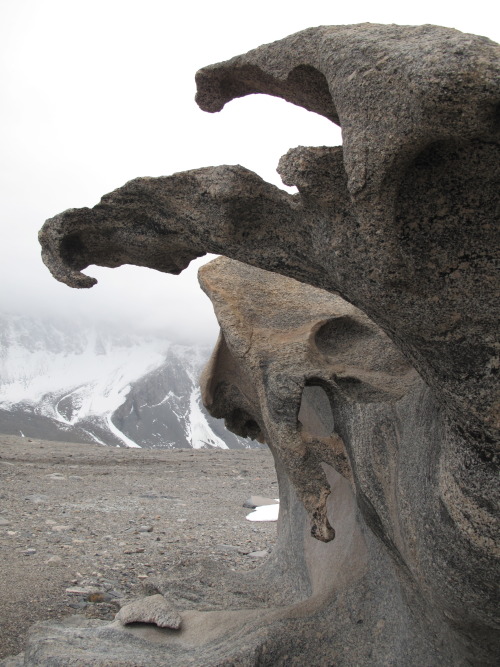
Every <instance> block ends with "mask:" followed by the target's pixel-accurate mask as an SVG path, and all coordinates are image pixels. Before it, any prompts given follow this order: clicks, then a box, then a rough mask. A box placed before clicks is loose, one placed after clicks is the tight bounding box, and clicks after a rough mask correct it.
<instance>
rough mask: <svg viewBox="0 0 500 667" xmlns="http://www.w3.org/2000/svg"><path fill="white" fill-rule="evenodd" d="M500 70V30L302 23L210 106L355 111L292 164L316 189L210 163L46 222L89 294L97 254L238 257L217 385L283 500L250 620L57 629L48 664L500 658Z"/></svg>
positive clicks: (201, 76) (231, 264)
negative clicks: (249, 98)
mask: <svg viewBox="0 0 500 667" xmlns="http://www.w3.org/2000/svg"><path fill="white" fill-rule="evenodd" d="M499 69H500V68H499V47H498V46H497V45H496V44H494V43H492V42H491V41H489V40H488V39H486V38H482V37H477V36H474V35H466V34H462V33H460V32H457V31H455V30H449V29H445V28H439V27H435V26H421V27H402V26H394V25H391V26H385V25H384V26H377V25H371V24H363V25H358V26H339V27H321V28H312V29H309V30H306V31H304V32H300V33H297V34H296V35H292V36H291V37H288V38H287V39H284V40H281V41H279V42H276V43H273V44H269V45H265V46H262V47H260V48H258V49H256V50H254V51H251V52H249V53H247V54H245V55H243V56H238V57H237V58H234V59H232V60H230V61H227V62H225V63H222V64H219V65H214V66H211V67H207V68H205V69H203V70H201V71H200V72H199V73H198V75H197V82H198V96H197V100H198V103H199V104H200V106H201V107H202V108H203V109H205V110H207V111H218V110H220V109H221V108H222V107H223V106H224V104H225V103H226V102H228V101H229V100H231V99H233V98H235V97H241V96H243V95H247V94H251V93H267V94H272V95H278V96H280V97H283V98H284V99H286V100H288V101H290V102H292V103H294V104H299V105H301V106H304V107H305V108H307V109H309V110H311V111H314V112H316V113H321V114H323V115H325V116H326V117H327V118H329V119H330V120H332V121H333V122H335V123H339V124H340V125H341V126H342V133H343V142H344V144H343V147H335V148H328V147H320V148H304V147H299V148H295V149H293V150H291V151H289V152H288V153H287V155H285V156H284V157H283V158H282V159H281V161H280V165H279V171H280V173H281V174H282V177H283V180H284V182H285V183H287V184H289V185H292V184H293V185H296V186H297V188H298V194H296V195H290V194H287V193H285V192H283V191H281V190H279V189H278V188H276V187H274V186H272V185H270V184H268V183H266V182H264V181H263V180H262V179H260V178H259V177H258V176H257V175H255V174H253V173H252V172H250V171H248V170H246V169H244V168H242V167H228V166H224V167H211V168H207V169H200V170H195V171H190V172H184V173H180V174H174V175H173V176H169V177H162V178H156V179H151V178H143V179H136V180H134V181H131V182H129V183H127V184H126V185H125V186H123V187H122V188H120V189H118V190H116V191H114V192H112V193H110V194H108V195H106V196H104V197H103V199H102V200H101V202H100V203H99V204H98V205H97V206H95V207H94V208H93V209H72V210H69V211H66V212H64V213H62V214H60V215H58V216H56V217H55V218H52V219H51V220H49V221H47V223H46V224H45V225H44V228H43V229H42V231H41V233H40V240H41V243H42V246H43V257H44V261H45V262H46V263H47V265H48V266H49V268H50V270H51V271H52V273H53V274H54V276H55V277H56V278H57V279H59V280H62V281H63V282H66V283H67V284H68V285H71V286H75V287H90V286H92V284H94V282H95V281H94V279H92V278H90V277H89V276H86V275H84V274H82V273H81V270H82V269H84V268H85V267H87V266H88V265H90V264H100V265H103V266H118V265H120V264H123V263H133V264H138V265H144V266H150V267H152V268H155V269H158V270H162V271H169V272H172V273H178V272H179V271H181V270H182V269H183V268H184V267H185V266H187V264H188V263H189V262H190V260H191V259H193V258H194V257H197V256H200V255H202V254H203V253H205V252H215V253H220V254H224V255H226V256H228V257H231V258H232V259H233V260H239V262H235V261H230V260H226V259H220V260H216V261H215V262H214V263H212V264H210V265H208V266H207V267H205V268H204V269H203V270H202V272H201V283H202V286H203V288H204V289H205V290H206V292H207V293H208V294H209V296H210V298H211V299H212V301H213V303H214V308H215V310H216V313H217V316H218V318H219V322H220V324H221V330H222V333H221V337H220V339H219V342H218V345H217V348H216V350H215V352H214V355H213V358H212V361H211V363H210V365H209V367H208V369H207V371H206V372H205V375H204V379H203V391H204V397H205V402H206V404H207V406H208V407H209V409H210V410H211V411H212V413H213V414H214V415H215V416H223V417H225V419H226V423H227V425H228V426H229V428H231V429H233V430H234V431H235V432H236V433H238V434H240V435H247V436H250V437H253V438H257V439H259V440H262V441H265V442H267V443H268V445H269V447H270V448H271V449H272V451H273V454H274V457H275V461H276V467H277V471H278V477H279V482H280V500H281V503H280V519H279V525H278V543H277V547H276V549H275V551H274V553H273V557H272V558H271V559H270V560H269V562H268V563H266V565H265V566H264V567H263V568H261V569H260V570H259V575H258V577H256V576H255V575H248V576H247V577H246V578H245V577H241V580H240V583H239V584H236V583H234V581H233V579H232V577H229V581H230V582H231V581H233V583H227V584H225V586H226V588H224V586H223V587H222V589H221V590H224V591H226V593H224V595H227V600H228V609H227V610H226V611H221V610H220V608H219V607H218V606H217V605H216V604H215V603H214V607H213V609H214V610H213V611H203V612H202V611H199V610H185V611H182V610H179V613H180V617H181V619H182V623H181V625H180V630H170V629H159V628H150V627H149V626H141V627H133V626H125V627H123V626H121V625H120V623H119V621H116V622H115V623H113V624H111V625H105V624H104V625H95V624H94V625H93V626H92V627H85V628H83V627H80V628H77V629H75V628H73V627H72V626H71V625H70V626H68V627H55V628H54V627H50V628H49V629H47V628H45V629H43V628H42V629H40V628H38V629H37V630H36V631H35V632H34V635H33V637H32V639H31V640H30V643H29V645H28V650H27V652H26V658H25V664H29V665H35V664H36V665H42V664H43V665H45V664H46V665H56V664H57V665H59V664H61V665H62V664H72V665H139V664H148V665H167V664H168V665H185V664H198V665H223V664H225V665H279V664H283V665H285V664H286V665H292V664H297V665H303V664H311V665H334V664H335V665H370V666H371V665H385V664H398V665H423V664H425V665H436V666H437V665H449V666H450V667H451V666H452V665H467V664H474V665H493V664H495V663H496V660H497V657H498V655H499V653H500V646H499V641H498V637H499V632H498V630H499V625H500V621H499V616H498V597H497V595H496V585H497V581H498V575H499V567H498V565H499V560H498V556H499V548H498V533H499V531H498V522H497V520H498V477H497V475H498V465H497V459H496V457H497V455H498V392H497V389H498V381H497V373H498V356H497V354H496V353H497V327H498V298H497V297H498V294H497V293H495V286H496V285H497V284H498V283H497V278H496V274H495V273H494V259H495V253H494V249H495V247H496V245H497V243H496V241H497V231H496V227H495V222H496V217H497V215H498V196H499V195H498V193H499V182H500V178H499V176H500V173H499V171H500V170H499V159H498V155H499V132H500V122H499V118H500V117H499V109H500V77H499V76H498V74H499ZM240 262H244V263H245V264H246V265H245V264H241V263H240ZM247 265H253V267H257V268H252V267H250V266H247ZM262 269H265V270H267V271H262ZM269 271H271V272H274V274H273V273H269ZM275 274H281V276H278V275H275ZM293 279H295V280H293ZM297 280H298V281H300V282H301V283H307V284H308V285H305V284H299V283H297V282H296V281H297ZM315 288H320V289H315ZM323 290H326V291H323ZM338 295H340V296H338ZM341 297H342V298H341ZM252 576H253V579H252ZM243 581H245V582H246V583H245V585H246V586H250V587H251V586H252V585H253V586H254V588H255V591H257V592H258V591H260V593H259V594H257V593H256V595H255V604H254V605H250V607H251V608H249V606H248V599H249V598H246V600H247V606H246V608H242V606H241V604H240V605H239V606H238V603H237V602H236V600H237V595H236V592H235V591H236V589H237V587H238V586H241V585H243V584H242V583H241V582H243ZM235 587H236V588H235ZM226 589H227V590H226ZM262 591H265V592H266V594H265V595H264V594H263V593H262ZM160 592H162V593H165V592H166V591H160ZM261 593H262V594H261ZM210 595H213V593H210ZM224 599H226V598H224ZM47 633H49V636H50V641H47V639H46V638H47ZM44 638H45V639H44ZM69 657H71V660H69Z"/></svg>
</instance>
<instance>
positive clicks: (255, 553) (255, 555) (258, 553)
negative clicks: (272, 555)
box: [248, 551, 269, 558]
mask: <svg viewBox="0 0 500 667" xmlns="http://www.w3.org/2000/svg"><path fill="white" fill-rule="evenodd" d="M248 555H249V556H250V557H251V558H265V557H266V556H269V552H268V551H251V552H250V553H249V554H248Z"/></svg>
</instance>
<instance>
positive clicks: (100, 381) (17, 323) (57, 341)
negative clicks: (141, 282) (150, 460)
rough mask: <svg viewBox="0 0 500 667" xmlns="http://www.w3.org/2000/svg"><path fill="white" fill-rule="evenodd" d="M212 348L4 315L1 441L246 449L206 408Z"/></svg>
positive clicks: (0, 320)
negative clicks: (203, 376) (4, 437)
mask: <svg viewBox="0 0 500 667" xmlns="http://www.w3.org/2000/svg"><path fill="white" fill-rule="evenodd" d="M209 353H210V350H209V348H205V347H195V346H185V345H179V344H176V343H172V342H171V341H168V340H165V339H164V338H163V337H162V336H161V335H138V334H133V333H131V334H126V333H124V332H123V331H120V330H119V329H117V328H113V327H111V326H109V325H99V326H97V325H96V326H88V325H82V324H77V323H72V322H67V321H58V322H54V321H43V320H40V319H32V318H28V317H21V316H9V317H7V316H0V433H5V434H13V435H21V436H26V437H34V438H36V437H38V438H45V439H52V440H68V441H72V442H82V443H85V442H89V443H90V442H92V443H96V442H97V443H101V444H106V445H114V446H126V447H148V448H175V447H193V448H196V449H198V448H202V447H219V448H231V449H234V448H248V447H251V446H257V443H251V442H250V441H247V440H243V439H242V438H238V437H237V436H235V435H233V434H232V433H230V432H229V431H227V429H226V428H225V427H224V424H223V422H222V421H221V420H217V419H214V418H213V417H211V416H210V415H208V413H207V412H206V410H205V409H204V407H203V406H202V404H201V398H200V390H199V387H198V378H199V375H200V373H201V370H202V368H203V366H204V364H205V363H206V361H207V360H208V357H209Z"/></svg>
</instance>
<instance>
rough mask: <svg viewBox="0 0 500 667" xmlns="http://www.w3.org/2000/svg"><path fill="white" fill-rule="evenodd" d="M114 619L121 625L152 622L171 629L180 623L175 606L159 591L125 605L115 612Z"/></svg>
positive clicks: (177, 627) (175, 628) (176, 627)
mask: <svg viewBox="0 0 500 667" xmlns="http://www.w3.org/2000/svg"><path fill="white" fill-rule="evenodd" d="M116 620H118V621H120V623H121V624H122V625H128V624H129V623H152V624H153V625H157V626H158V627H159V628H172V630H178V629H179V628H180V627H181V623H182V619H181V617H180V616H179V614H178V612H177V610H176V609H175V607H174V606H173V605H172V604H171V603H169V602H168V600H167V599H166V598H164V597H163V595H160V594H159V593H156V594H155V595H149V596H148V597H145V598H141V599H140V600H135V601H134V602H131V603H130V604H127V605H125V606H124V607H122V608H121V609H120V611H119V612H118V613H117V615H116Z"/></svg>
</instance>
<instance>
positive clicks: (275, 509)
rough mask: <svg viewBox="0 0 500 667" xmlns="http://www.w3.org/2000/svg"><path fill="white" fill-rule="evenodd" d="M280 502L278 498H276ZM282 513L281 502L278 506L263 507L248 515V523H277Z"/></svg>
mask: <svg viewBox="0 0 500 667" xmlns="http://www.w3.org/2000/svg"><path fill="white" fill-rule="evenodd" d="M276 500H278V498H276ZM279 511H280V506H279V500H278V504H277V505H261V506H260V507H256V508H255V509H254V511H253V512H250V514H247V515H246V517H245V518H246V519H247V521H277V520H278V515H279Z"/></svg>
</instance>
